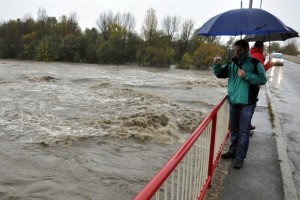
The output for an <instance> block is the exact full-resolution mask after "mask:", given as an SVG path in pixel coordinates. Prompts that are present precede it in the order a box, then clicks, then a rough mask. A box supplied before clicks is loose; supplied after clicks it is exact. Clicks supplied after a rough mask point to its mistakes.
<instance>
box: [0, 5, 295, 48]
mask: <svg viewBox="0 0 300 200" xmlns="http://www.w3.org/2000/svg"><path fill="white" fill-rule="evenodd" d="M242 2H243V7H244V8H248V7H249V0H243V1H242ZM260 2H261V0H253V8H259V6H260ZM240 6H241V0H206V1H204V0H185V1H184V0H84V1H79V0H0V21H8V20H9V19H17V18H22V17H23V16H24V15H25V14H29V13H30V14H31V16H32V17H33V18H34V19H36V18H37V11H38V9H39V8H43V9H45V10H46V12H47V15H48V16H54V17H56V18H57V19H59V18H60V17H61V16H62V15H67V16H68V15H69V14H70V13H71V12H76V14H77V17H78V23H79V26H80V27H81V28H82V29H83V30H84V29H85V28H92V27H96V20H97V19H98V17H99V15H100V13H102V12H104V11H108V10H110V11H112V12H113V13H114V14H116V13H117V12H120V13H123V12H130V13H132V14H133V15H134V17H135V19H136V27H135V30H136V31H137V32H140V27H141V24H142V23H143V21H144V18H145V15H146V11H147V10H148V9H149V8H151V7H152V8H153V9H155V10H156V15H157V17H158V20H159V24H160V22H161V19H162V18H163V17H164V16H166V15H169V16H175V15H177V16H179V17H181V18H182V19H193V20H194V21H195V28H198V27H200V26H202V25H203V23H204V22H206V21H207V20H208V19H209V18H211V17H213V16H215V15H217V14H220V13H222V12H225V11H227V10H231V9H237V8H240ZM299 8H300V0H284V1H283V0H262V9H264V10H267V11H268V12H270V13H272V14H273V15H275V16H277V17H278V18H279V19H281V20H282V21H283V22H284V23H285V24H286V25H288V26H290V27H292V28H293V29H295V30H296V31H298V32H300V23H299V19H300V13H299ZM296 41H297V43H298V45H300V39H297V40H296Z"/></svg>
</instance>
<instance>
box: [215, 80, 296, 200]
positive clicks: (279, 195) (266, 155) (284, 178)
mask: <svg viewBox="0 0 300 200" xmlns="http://www.w3.org/2000/svg"><path fill="white" fill-rule="evenodd" d="M272 98H273V97H272V95H271V93H270V89H269V85H266V86H262V87H261V90H260V94H259V99H260V100H259V102H258V105H257V108H256V110H255V113H254V116H253V120H252V122H253V124H254V125H255V126H256V129H255V130H254V135H253V136H252V137H250V145H249V150H248V154H247V158H246V159H245V161H244V166H243V168H242V169H239V170H237V169H234V168H233V167H232V166H230V169H229V173H228V175H227V176H226V178H225V180H224V189H223V191H222V193H221V196H220V199H221V200H235V199H243V200H256V199H259V200H270V199H272V200H282V199H285V200H287V199H289V200H296V199H298V197H297V192H296V188H295V183H294V180H293V175H292V170H291V165H290V161H289V159H288V156H287V146H286V141H285V139H284V136H283V133H282V131H281V127H280V124H279V120H278V116H277V111H276V107H275V106H274V104H273V103H272ZM270 108H272V111H271V110H270ZM269 112H270V113H272V115H270V114H269ZM228 142H229V141H228ZM227 150H228V149H224V152H226V151H227ZM232 163H233V162H232ZM212 184H213V183H212Z"/></svg>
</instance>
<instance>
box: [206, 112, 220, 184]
mask: <svg viewBox="0 0 300 200" xmlns="http://www.w3.org/2000/svg"><path fill="white" fill-rule="evenodd" d="M217 115H218V112H217V113H216V114H215V115H214V116H213V118H212V124H211V134H210V147H209V160H208V172H207V173H208V174H207V175H208V178H209V182H208V187H210V185H211V179H212V175H213V163H214V153H215V140H216V129H217V128H216V126H217Z"/></svg>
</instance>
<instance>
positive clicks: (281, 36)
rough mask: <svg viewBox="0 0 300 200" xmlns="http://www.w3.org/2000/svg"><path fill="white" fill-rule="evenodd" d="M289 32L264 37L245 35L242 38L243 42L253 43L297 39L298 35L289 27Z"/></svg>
mask: <svg viewBox="0 0 300 200" xmlns="http://www.w3.org/2000/svg"><path fill="white" fill-rule="evenodd" d="M288 28H289V29H290V31H288V32H282V33H270V34H266V35H256V34H254V35H247V36H246V37H244V40H247V41H248V42H255V41H262V42H267V41H285V40H287V39H290V38H294V37H299V34H298V32H297V31H295V30H294V29H292V28H291V27H288Z"/></svg>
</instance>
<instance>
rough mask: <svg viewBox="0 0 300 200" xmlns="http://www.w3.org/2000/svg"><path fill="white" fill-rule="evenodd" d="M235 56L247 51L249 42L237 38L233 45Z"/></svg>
mask: <svg viewBox="0 0 300 200" xmlns="http://www.w3.org/2000/svg"><path fill="white" fill-rule="evenodd" d="M233 48H234V52H235V56H237V57H238V58H240V57H241V56H242V55H244V54H245V53H247V52H248V51H249V43H248V42H247V41H246V40H238V41H236V42H235V43H234V45H233Z"/></svg>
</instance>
